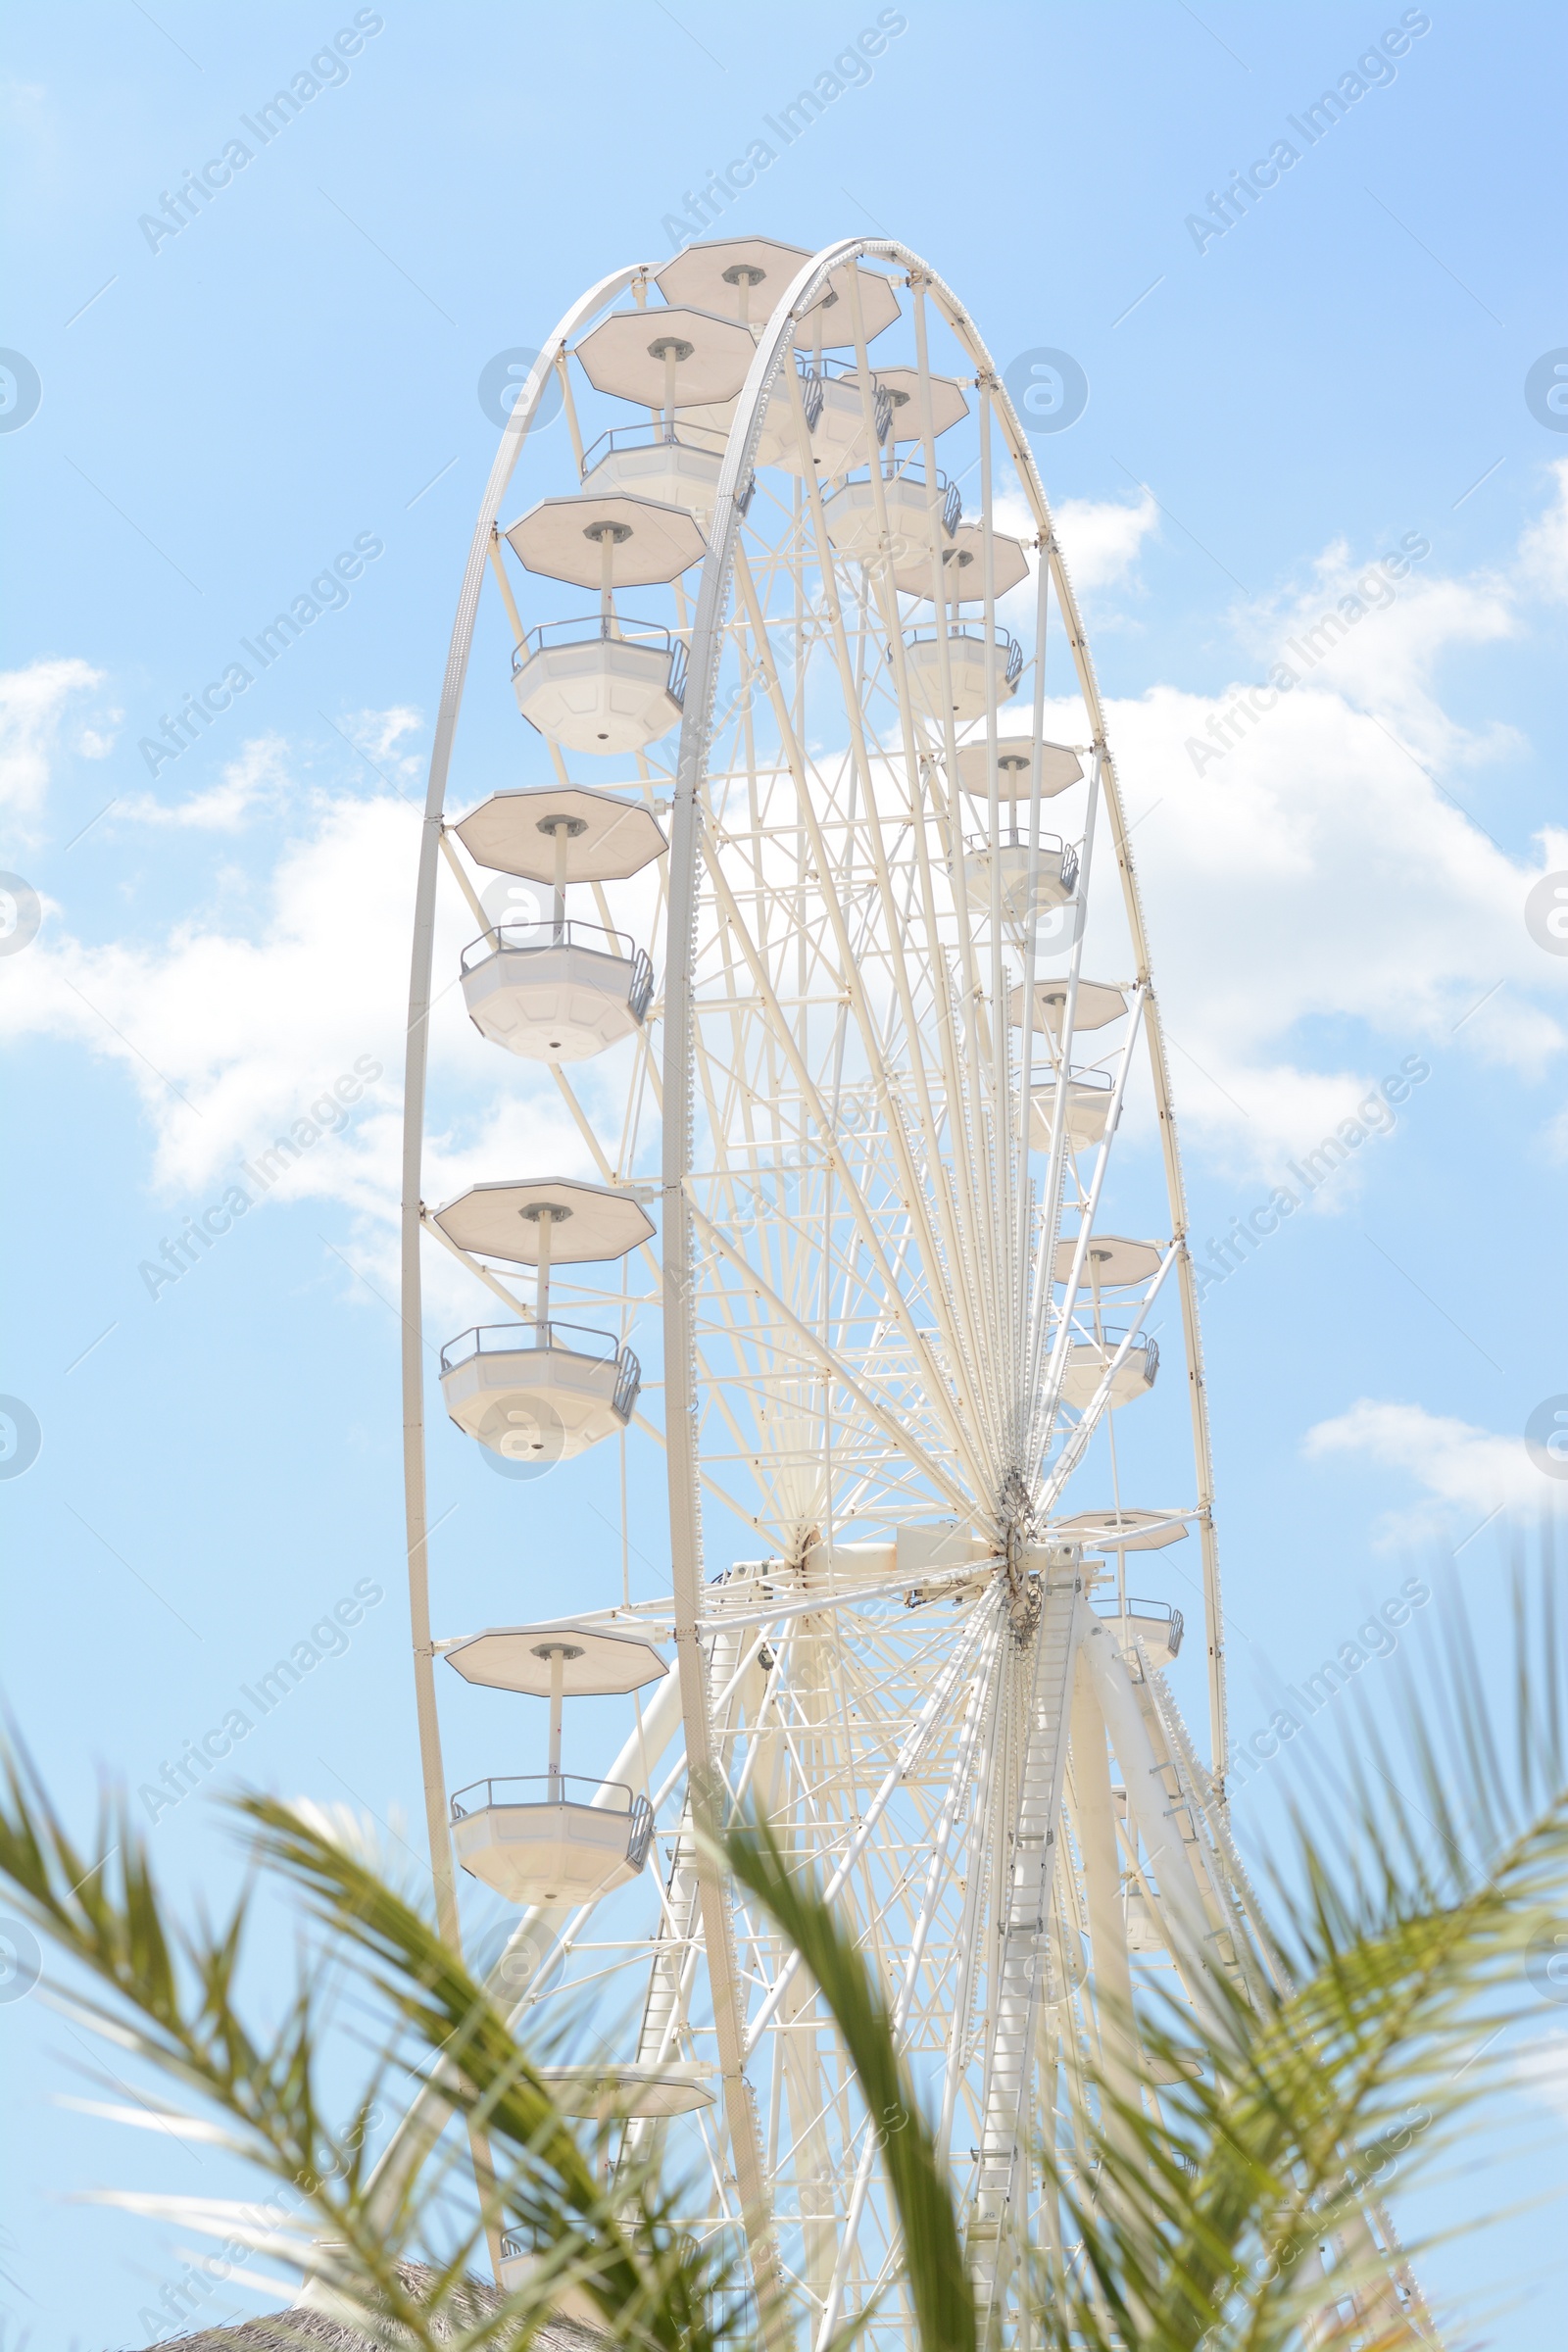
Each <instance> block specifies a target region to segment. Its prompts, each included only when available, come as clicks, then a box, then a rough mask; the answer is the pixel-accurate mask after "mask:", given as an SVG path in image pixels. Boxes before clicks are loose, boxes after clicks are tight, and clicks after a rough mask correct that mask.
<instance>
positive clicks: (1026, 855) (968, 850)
mask: <svg viewBox="0 0 1568 2352" xmlns="http://www.w3.org/2000/svg"><path fill="white" fill-rule="evenodd" d="M993 866H995V868H996V874H997V881H998V884H999V886H1000V889H1001V894H1002V914H1003V920H1004V921H1005V922H1009V923H1027V922H1028V921H1029V919H1030V917H1031V915H1040V914H1048V913H1049V912H1050V911H1051V909H1052V908H1053V907H1065V906H1066V904H1067V901H1068V900H1069V899H1070V898H1071V897H1072V894H1073V892H1074V890H1075V889H1076V888H1077V883H1078V852H1077V849H1076V847H1075V846H1074V844H1073V843H1071V842H1064V841H1062V840H1061V839H1059V837H1058V836H1057V835H1056V834H1054V833H1042V834H1040V835H1039V836H1038V838H1036V837H1035V836H1033V835H1032V834H1031V833H1030V830H1029V828H1028V826H1027V825H1024V826H1019V825H1005V826H1004V827H1003V828H1002V830H1001V831H1000V832H999V833H998V835H997V838H996V842H995V844H994V845H993V844H992V843H991V842H989V841H987V840H986V839H985V838H984V837H983V836H975V837H972V838H971V839H970V840H968V841H966V842H965V843H964V845H963V887H964V890H965V891H966V893H967V894H968V898H969V903H970V905H971V906H972V907H974V908H975V909H976V911H977V912H979V913H982V914H983V913H985V912H986V911H987V910H988V909H989V907H990V905H991V890H992V869H993Z"/></svg>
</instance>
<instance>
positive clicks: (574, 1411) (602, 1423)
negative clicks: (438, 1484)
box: [441, 1323, 642, 1462]
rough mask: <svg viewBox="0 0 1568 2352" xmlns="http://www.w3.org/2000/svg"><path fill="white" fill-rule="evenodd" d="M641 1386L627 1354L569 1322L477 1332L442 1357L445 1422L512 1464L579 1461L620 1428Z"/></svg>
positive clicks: (487, 1326) (453, 1343) (481, 1327)
mask: <svg viewBox="0 0 1568 2352" xmlns="http://www.w3.org/2000/svg"><path fill="white" fill-rule="evenodd" d="M641 1386H642V1367H641V1365H640V1364H639V1363H638V1361H637V1358H636V1356H635V1355H634V1354H633V1353H632V1351H631V1349H630V1348H626V1347H623V1346H621V1344H620V1343H619V1342H618V1341H617V1340H615V1339H613V1337H612V1336H611V1335H610V1334H609V1333H608V1332H603V1331H590V1330H587V1329H586V1328H584V1327H583V1326H581V1325H578V1324H574V1323H481V1324H478V1325H475V1326H474V1327H473V1328H472V1329H471V1330H468V1331H465V1332H463V1333H460V1335H459V1337H458V1338H457V1339H455V1340H449V1341H448V1343H447V1345H446V1346H445V1347H444V1348H442V1350H441V1393H442V1395H443V1397H445V1398H446V1405H447V1411H448V1413H449V1414H450V1415H451V1417H452V1419H453V1420H454V1421H455V1422H456V1423H457V1425H458V1427H459V1428H460V1429H461V1430H464V1431H466V1433H467V1435H468V1436H469V1437H470V1438H477V1439H478V1441H479V1443H480V1445H481V1446H489V1447H490V1450H491V1451H492V1453H500V1454H505V1455H506V1456H507V1457H508V1458H509V1459H511V1460H514V1461H529V1460H536V1461H563V1462H569V1461H571V1460H573V1459H574V1458H575V1457H576V1455H578V1454H579V1453H586V1452H587V1450H588V1448H589V1446H597V1445H598V1443H599V1441H600V1439H601V1438H609V1437H613V1436H614V1434H615V1433H616V1432H617V1431H618V1430H622V1429H624V1428H625V1426H626V1424H627V1422H628V1421H629V1420H630V1419H631V1414H632V1407H633V1405H634V1404H635V1403H636V1401H637V1392H638V1390H639V1388H640V1387H641Z"/></svg>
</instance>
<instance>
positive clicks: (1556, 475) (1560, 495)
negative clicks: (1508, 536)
mask: <svg viewBox="0 0 1568 2352" xmlns="http://www.w3.org/2000/svg"><path fill="white" fill-rule="evenodd" d="M1551 472H1552V476H1553V479H1554V480H1555V482H1556V485H1557V503H1556V505H1555V506H1553V507H1548V508H1547V510H1546V512H1545V513H1544V515H1541V517H1540V518H1539V519H1538V520H1537V521H1536V522H1533V523H1532V524H1531V526H1530V528H1529V529H1528V530H1527V531H1526V532H1525V535H1524V537H1523V538H1522V539H1521V540H1520V542H1519V564H1520V569H1521V570H1522V572H1523V573H1524V575H1525V578H1526V580H1527V581H1528V582H1529V584H1530V585H1531V586H1532V587H1533V588H1535V589H1536V590H1537V592H1538V593H1539V594H1540V595H1542V596H1549V597H1552V598H1554V599H1556V600H1558V601H1561V602H1568V458H1558V459H1557V460H1556V461H1555V463H1554V464H1553V466H1552V467H1551Z"/></svg>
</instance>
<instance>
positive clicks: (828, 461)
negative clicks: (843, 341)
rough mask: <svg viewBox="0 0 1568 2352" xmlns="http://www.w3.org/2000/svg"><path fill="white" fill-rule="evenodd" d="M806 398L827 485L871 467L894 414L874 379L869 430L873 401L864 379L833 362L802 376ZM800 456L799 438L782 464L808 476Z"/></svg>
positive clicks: (814, 452)
mask: <svg viewBox="0 0 1568 2352" xmlns="http://www.w3.org/2000/svg"><path fill="white" fill-rule="evenodd" d="M801 398H802V400H803V402H804V404H805V408H806V422H807V428H808V430H809V434H810V440H811V464H812V465H813V466H815V468H816V470H817V473H818V474H819V475H820V476H821V477H822V479H823V480H824V481H838V480H841V479H842V478H843V476H844V475H845V474H847V473H853V472H854V470H855V468H856V467H857V466H869V465H870V464H871V462H872V460H873V459H874V458H875V456H876V454H877V452H878V450H880V448H881V446H882V444H883V442H884V441H885V440H886V438H887V435H888V428H889V425H890V424H891V422H892V417H893V406H892V403H891V402H890V400H889V399H888V396H887V394H886V393H885V392H884V391H882V390H881V388H880V386H879V385H878V384H877V382H876V379H875V377H874V376H873V377H872V379H871V398H870V403H869V406H870V411H871V421H870V429H869V430H868V429H867V426H866V415H865V412H866V407H867V403H866V401H865V399H864V398H863V396H862V394H861V391H860V386H859V383H858V379H855V378H853V377H851V376H849V375H846V374H845V373H843V372H842V370H841V369H840V368H837V367H836V366H835V364H834V363H833V362H832V361H831V360H829V361H825V362H824V363H823V366H822V369H821V372H820V373H815V374H811V375H808V376H803V377H802V379H801ZM799 453H800V438H799V436H798V435H797V436H796V438H795V440H794V441H793V443H792V445H791V446H790V447H789V448H788V449H786V450H785V451H784V452H783V453H782V455H781V456H780V458H779V461H778V462H779V464H780V465H781V466H785V467H787V468H788V469H789V471H791V472H792V473H799V472H804V470H805V468H804V467H803V466H802V465H801V464H800V454H799Z"/></svg>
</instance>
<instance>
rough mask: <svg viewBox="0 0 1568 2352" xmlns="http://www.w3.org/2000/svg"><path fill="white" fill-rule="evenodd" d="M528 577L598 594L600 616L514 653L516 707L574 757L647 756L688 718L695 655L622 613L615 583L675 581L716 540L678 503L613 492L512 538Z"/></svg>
mask: <svg viewBox="0 0 1568 2352" xmlns="http://www.w3.org/2000/svg"><path fill="white" fill-rule="evenodd" d="M505 536H506V539H507V541H508V543H509V545H510V546H511V547H512V548H513V549H514V550H515V553H516V555H517V556H518V558H519V559H520V561H521V562H522V563H523V564H524V565H525V566H526V567H527V569H528V570H529V571H535V572H539V573H541V574H543V575H544V576H546V577H548V578H550V579H556V580H569V581H571V582H572V584H573V585H574V586H576V587H579V588H589V587H596V588H597V589H598V590H599V611H598V613H593V614H587V615H584V616H582V617H580V618H577V619H574V620H558V621H547V622H545V623H543V624H542V625H541V626H539V627H537V628H533V629H530V630H528V631H527V632H526V634H525V635H524V637H523V639H522V642H521V643H520V645H518V647H517V649H516V651H515V654H514V656H513V662H512V683H513V690H514V692H515V695H516V698H517V709H518V710H519V711H521V713H522V715H523V717H524V718H525V719H527V720H528V722H529V724H530V725H531V726H535V727H537V728H538V729H539V732H540V733H541V734H542V735H548V736H551V737H553V738H554V739H555V740H556V741H557V742H558V743H564V744H566V745H568V746H569V747H570V749H571V750H573V751H578V752H604V753H625V752H638V751H641V750H642V749H643V748H644V746H645V745H647V744H650V743H654V742H656V741H657V740H658V738H659V737H660V736H661V735H666V734H667V733H668V732H669V730H670V728H671V727H672V726H675V725H677V724H678V723H679V720H680V714H681V708H682V704H683V701H684V695H685V668H686V651H685V647H684V645H678V644H677V643H676V641H675V640H674V639H673V638H672V637H671V635H670V632H669V631H668V629H666V628H663V627H662V626H661V625H660V624H659V623H658V622H651V621H639V620H624V619H622V618H621V617H620V616H618V615H617V613H616V612H615V606H614V591H615V590H616V589H617V588H636V587H649V586H652V585H654V584H656V583H658V582H660V581H667V580H673V579H678V578H679V577H680V574H681V573H682V572H683V571H685V570H687V569H689V568H690V566H691V565H692V564H697V563H700V562H701V561H702V558H703V555H704V552H705V550H706V548H707V544H708V543H707V541H706V539H705V538H704V536H703V533H702V530H701V528H700V526H699V524H698V522H697V519H696V517H695V515H693V514H691V513H690V512H688V511H687V509H686V508H684V507H681V506H671V505H665V504H663V503H662V502H661V501H659V500H656V499H652V498H639V497H634V496H631V495H629V494H627V493H625V492H621V491H615V490H607V491H606V492H604V493H603V494H602V495H598V496H593V497H589V496H583V497H580V498H545V499H541V500H540V502H539V504H538V505H537V506H536V507H531V508H530V509H529V511H528V513H527V514H526V515H521V516H520V517H519V518H518V520H517V521H516V522H515V523H513V524H511V525H510V526H509V528H508V529H507V531H506V533H505Z"/></svg>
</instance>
